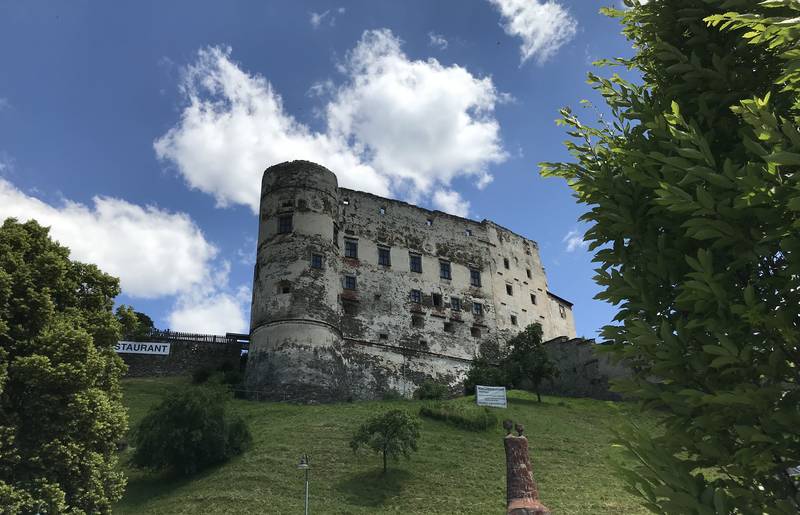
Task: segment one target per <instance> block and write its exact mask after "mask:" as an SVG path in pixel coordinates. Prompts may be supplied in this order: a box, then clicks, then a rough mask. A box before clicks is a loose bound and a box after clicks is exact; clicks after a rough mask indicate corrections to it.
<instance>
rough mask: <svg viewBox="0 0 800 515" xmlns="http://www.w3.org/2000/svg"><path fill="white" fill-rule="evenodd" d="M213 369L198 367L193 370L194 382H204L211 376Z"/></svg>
mask: <svg viewBox="0 0 800 515" xmlns="http://www.w3.org/2000/svg"><path fill="white" fill-rule="evenodd" d="M212 373H213V370H211V369H210V368H198V369H197V370H195V371H194V372H192V384H203V383H205V382H206V381H208V379H209V378H210V377H211V374H212Z"/></svg>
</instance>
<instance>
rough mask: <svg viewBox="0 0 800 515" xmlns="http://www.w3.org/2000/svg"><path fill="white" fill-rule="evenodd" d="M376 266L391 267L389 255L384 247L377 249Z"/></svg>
mask: <svg viewBox="0 0 800 515" xmlns="http://www.w3.org/2000/svg"><path fill="white" fill-rule="evenodd" d="M378 264H379V265H383V266H392V259H391V253H390V252H389V249H388V248H386V247H378Z"/></svg>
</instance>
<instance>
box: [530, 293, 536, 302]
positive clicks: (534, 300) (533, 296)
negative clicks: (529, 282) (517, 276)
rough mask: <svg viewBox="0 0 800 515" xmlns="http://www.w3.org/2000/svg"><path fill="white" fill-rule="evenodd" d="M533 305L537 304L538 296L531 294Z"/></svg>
mask: <svg viewBox="0 0 800 515" xmlns="http://www.w3.org/2000/svg"><path fill="white" fill-rule="evenodd" d="M531 304H536V295H535V294H533V293H531Z"/></svg>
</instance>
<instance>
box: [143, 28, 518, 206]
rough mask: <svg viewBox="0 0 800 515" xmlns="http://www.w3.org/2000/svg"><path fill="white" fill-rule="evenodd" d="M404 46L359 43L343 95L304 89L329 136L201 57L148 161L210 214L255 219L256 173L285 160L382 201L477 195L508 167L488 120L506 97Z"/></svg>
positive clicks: (248, 80)
mask: <svg viewBox="0 0 800 515" xmlns="http://www.w3.org/2000/svg"><path fill="white" fill-rule="evenodd" d="M400 45H401V42H400V40H398V39H397V38H396V37H395V36H394V35H393V34H392V33H391V31H389V30H386V29H384V30H376V31H367V32H365V33H364V34H363V36H362V38H361V40H360V41H359V42H358V44H357V45H356V47H355V48H354V49H353V50H352V51H351V52H349V53H348V55H347V58H346V59H345V61H344V62H343V63H341V65H340V66H339V70H340V72H342V74H343V75H344V79H343V80H342V81H341V83H340V84H339V85H336V84H332V83H330V82H323V83H319V85H314V86H312V87H311V89H310V90H309V95H312V96H318V97H319V96H320V95H323V94H324V95H325V96H327V97H328V98H329V100H328V101H327V104H326V105H325V107H324V109H323V110H321V111H320V112H321V113H324V114H323V116H324V117H325V120H326V121H327V129H326V131H325V132H315V131H312V130H310V129H309V128H308V127H307V126H305V125H304V124H302V123H300V122H298V121H297V120H295V119H294V118H293V117H292V116H291V115H290V114H288V113H286V111H285V110H284V108H283V105H282V101H281V97H280V95H279V94H278V93H277V92H275V91H274V90H273V88H272V86H271V84H270V83H269V82H268V81H267V80H266V79H265V78H264V77H262V76H259V75H252V74H249V73H247V72H246V71H243V70H242V69H241V68H240V67H239V66H238V65H237V64H236V63H234V62H232V60H231V58H230V52H231V50H230V49H220V48H215V47H211V48H206V49H202V50H200V51H199V52H198V59H197V61H196V62H195V63H193V64H191V65H190V66H188V67H187V69H186V71H185V73H184V80H183V83H182V86H181V91H182V92H183V94H184V96H185V98H186V100H187V105H186V106H185V108H184V110H183V112H182V115H181V119H180V121H179V122H178V123H177V124H176V125H175V126H174V127H172V128H171V129H170V130H169V131H168V132H167V133H166V134H164V135H163V136H162V137H160V138H159V139H157V140H156V141H155V143H154V148H155V151H156V154H157V155H158V157H159V158H160V159H162V160H163V161H165V162H168V163H172V164H174V165H175V167H176V169H177V171H178V173H180V175H182V176H183V178H184V179H185V180H186V182H187V183H188V185H189V186H190V187H192V188H196V189H199V190H201V191H204V192H206V193H209V194H211V195H213V196H214V197H215V199H216V201H217V204H218V206H221V207H222V206H227V205H230V204H242V205H246V206H249V207H250V208H251V210H252V211H253V212H254V213H256V212H257V210H258V202H259V196H260V195H259V185H260V181H261V175H262V173H263V170H264V169H265V168H266V167H267V166H270V165H272V164H277V163H280V162H283V161H288V160H293V159H308V160H311V161H315V162H317V163H320V164H322V165H324V166H326V167H328V168H329V169H330V170H332V171H333V172H335V173H336V174H337V177H338V179H339V185H340V186H344V187H347V188H352V189H357V190H362V191H368V192H371V193H375V194H377V195H382V196H390V195H394V196H398V195H405V196H406V197H407V198H413V199H416V200H418V199H424V198H428V197H429V196H430V195H432V194H433V192H434V191H436V190H437V189H447V187H448V186H449V184H450V181H451V180H452V179H454V178H455V177H461V176H471V177H473V178H474V179H475V180H476V183H477V185H478V186H480V187H483V186H485V185H486V184H488V182H490V181H491V174H490V173H489V171H488V167H489V165H491V164H493V163H498V162H502V161H503V160H505V159H506V153H505V151H504V150H503V148H502V142H501V140H500V126H499V124H498V122H497V120H496V119H495V118H494V107H495V105H496V104H497V103H499V102H503V101H504V99H505V96H504V95H502V94H501V93H499V92H498V91H497V90H496V89H495V87H494V85H493V83H492V80H491V78H489V77H485V78H479V77H475V76H473V75H472V74H471V73H470V72H469V71H467V70H466V69H464V68H462V67H460V66H457V65H453V66H443V65H441V64H440V63H439V62H438V61H437V60H435V59H428V60H426V61H421V60H417V61H414V60H411V59H409V58H408V57H407V56H406V55H405V54H404V53H403V52H402V51H401V49H400Z"/></svg>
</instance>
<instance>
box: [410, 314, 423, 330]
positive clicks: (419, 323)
mask: <svg viewBox="0 0 800 515" xmlns="http://www.w3.org/2000/svg"><path fill="white" fill-rule="evenodd" d="M411 327H425V318H423V317H421V316H419V315H414V316H412V317H411Z"/></svg>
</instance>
